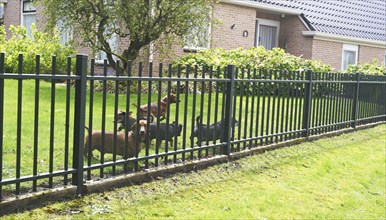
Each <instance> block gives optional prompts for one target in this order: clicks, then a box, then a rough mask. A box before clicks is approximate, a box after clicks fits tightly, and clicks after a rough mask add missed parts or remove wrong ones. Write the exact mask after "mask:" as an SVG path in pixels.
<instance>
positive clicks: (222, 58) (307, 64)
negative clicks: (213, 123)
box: [174, 46, 332, 72]
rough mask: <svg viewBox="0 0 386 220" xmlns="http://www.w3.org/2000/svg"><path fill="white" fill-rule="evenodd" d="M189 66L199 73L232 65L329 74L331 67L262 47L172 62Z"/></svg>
mask: <svg viewBox="0 0 386 220" xmlns="http://www.w3.org/2000/svg"><path fill="white" fill-rule="evenodd" d="M174 64H175V66H176V65H177V64H182V65H183V66H186V65H189V66H191V67H192V68H193V67H194V65H198V66H199V68H200V71H201V70H202V69H201V68H202V66H214V67H221V68H224V67H226V66H227V65H229V64H233V65H235V66H237V67H239V68H245V69H253V68H257V69H272V70H287V71H303V70H307V69H311V70H312V71H314V72H330V71H332V67H331V66H330V65H326V64H323V63H322V62H320V61H315V60H307V59H303V58H301V57H297V56H294V55H290V54H289V53H286V52H285V51H284V50H283V49H281V48H274V49H272V50H266V49H265V48H264V47H263V46H259V47H256V48H250V49H244V48H237V49H233V50H225V49H209V50H203V51H199V52H197V53H191V54H187V55H185V56H182V57H181V58H180V59H178V60H176V61H175V62H174Z"/></svg>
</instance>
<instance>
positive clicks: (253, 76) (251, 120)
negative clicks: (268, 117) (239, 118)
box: [249, 68, 259, 148]
mask: <svg viewBox="0 0 386 220" xmlns="http://www.w3.org/2000/svg"><path fill="white" fill-rule="evenodd" d="M249 77H250V78H249V80H251V77H252V100H251V109H250V111H251V117H250V124H249V128H250V129H249V138H252V137H253V123H254V122H255V121H258V120H259V119H258V118H257V117H256V119H255V120H254V116H255V115H254V113H255V112H257V111H258V107H257V108H255V97H256V96H257V95H256V81H255V80H256V68H254V69H253V73H252V76H251V75H249ZM256 115H257V114H256ZM255 130H257V126H256V127H255ZM256 137H257V135H256ZM252 143H253V141H250V142H249V148H252V147H253V144H252Z"/></svg>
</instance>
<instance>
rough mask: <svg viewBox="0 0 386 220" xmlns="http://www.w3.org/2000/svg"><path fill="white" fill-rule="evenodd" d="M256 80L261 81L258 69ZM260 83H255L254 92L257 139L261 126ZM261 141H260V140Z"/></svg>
mask: <svg viewBox="0 0 386 220" xmlns="http://www.w3.org/2000/svg"><path fill="white" fill-rule="evenodd" d="M257 79H259V80H261V69H259V73H258V76H257ZM261 85H262V84H261V83H260V81H258V82H257V91H256V95H257V101H256V102H257V103H256V110H257V112H256V122H255V123H256V124H255V125H256V128H255V136H256V137H258V136H259V123H260V124H262V122H261V120H260V109H261V108H260V101H261V94H262V91H261V88H260V87H261ZM260 140H261V139H260ZM257 141H258V139H256V141H255V145H256V146H257Z"/></svg>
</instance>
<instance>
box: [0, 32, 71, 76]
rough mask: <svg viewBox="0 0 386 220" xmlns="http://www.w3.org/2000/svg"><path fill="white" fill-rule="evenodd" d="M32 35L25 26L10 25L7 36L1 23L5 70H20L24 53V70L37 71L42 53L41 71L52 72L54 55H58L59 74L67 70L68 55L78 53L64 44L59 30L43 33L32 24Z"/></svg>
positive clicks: (1, 44)
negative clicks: (20, 56)
mask: <svg viewBox="0 0 386 220" xmlns="http://www.w3.org/2000/svg"><path fill="white" fill-rule="evenodd" d="M31 29H32V37H29V36H28V35H27V30H26V28H25V27H23V26H18V27H15V26H13V25H11V26H10V28H9V31H10V33H11V37H10V38H9V39H7V38H6V31H5V29H4V26H1V25H0V52H3V53H5V72H8V73H16V72H18V57H19V54H23V72H24V73H35V72H36V71H35V69H36V68H35V65H36V64H35V62H36V55H37V54H40V55H41V57H40V72H41V73H50V72H51V63H52V56H56V60H57V70H58V72H57V73H58V74H61V73H65V72H66V65H67V57H68V56H73V55H75V54H76V51H75V49H74V48H73V47H72V46H70V45H62V44H61V42H60V37H59V31H57V30H56V31H54V32H50V33H43V32H41V31H39V30H37V28H36V26H35V25H32V27H31Z"/></svg>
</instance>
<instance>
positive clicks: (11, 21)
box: [4, 0, 21, 37]
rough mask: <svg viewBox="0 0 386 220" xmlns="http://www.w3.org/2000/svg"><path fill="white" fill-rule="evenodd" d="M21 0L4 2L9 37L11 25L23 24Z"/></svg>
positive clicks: (5, 24)
mask: <svg viewBox="0 0 386 220" xmlns="http://www.w3.org/2000/svg"><path fill="white" fill-rule="evenodd" d="M20 3H21V1H19V0H8V2H7V3H5V4H4V26H5V30H6V31H7V37H10V36H11V35H10V33H9V31H8V30H9V26H10V25H15V26H17V25H20V24H21V6H20Z"/></svg>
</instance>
